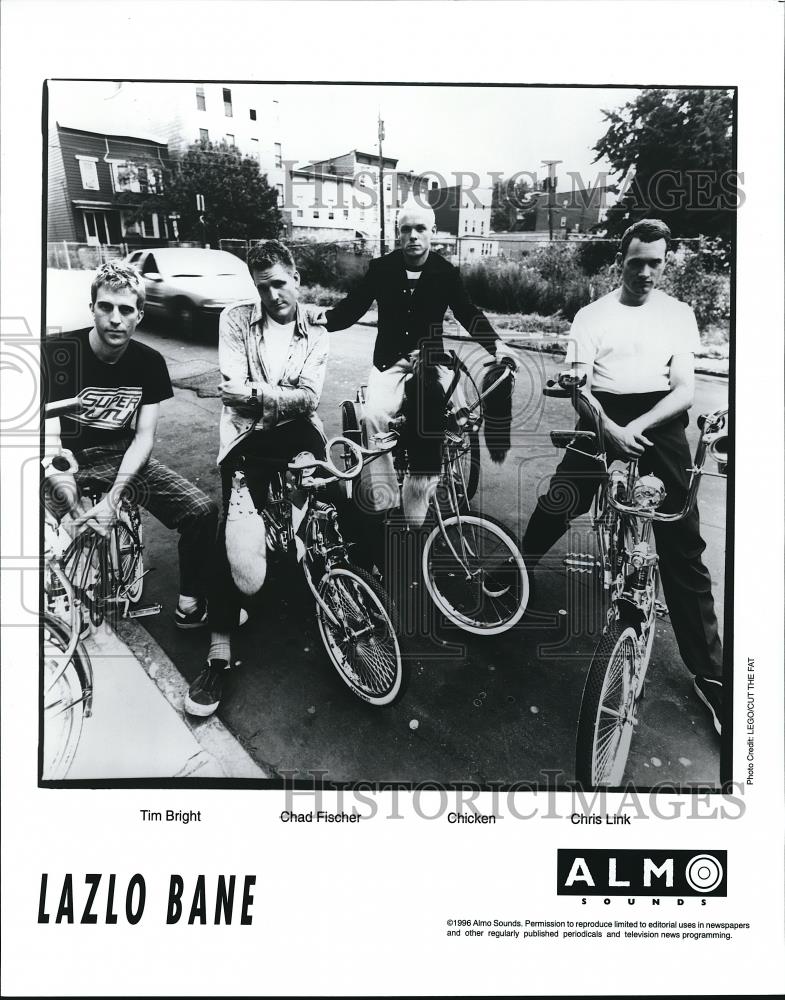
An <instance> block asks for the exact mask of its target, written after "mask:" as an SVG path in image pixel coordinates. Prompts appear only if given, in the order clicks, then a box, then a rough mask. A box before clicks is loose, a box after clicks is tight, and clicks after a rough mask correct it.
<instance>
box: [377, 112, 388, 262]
mask: <svg viewBox="0 0 785 1000" xmlns="http://www.w3.org/2000/svg"><path fill="white" fill-rule="evenodd" d="M378 119H379V236H380V240H379V254H380V256H382V257H383V256H384V255H385V254H386V253H387V247H386V246H385V242H384V157H383V156H382V139H384V122H383V121H382V115H381V111H379V114H378Z"/></svg>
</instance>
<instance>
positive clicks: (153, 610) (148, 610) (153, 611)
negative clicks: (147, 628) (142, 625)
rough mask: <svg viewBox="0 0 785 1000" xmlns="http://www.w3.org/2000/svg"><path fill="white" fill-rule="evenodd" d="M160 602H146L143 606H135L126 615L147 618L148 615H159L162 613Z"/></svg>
mask: <svg viewBox="0 0 785 1000" xmlns="http://www.w3.org/2000/svg"><path fill="white" fill-rule="evenodd" d="M161 607H162V605H160V604H146V605H144V606H143V607H141V608H134V609H133V610H132V611H129V612H128V614H127V615H126V616H125V617H127V618H145V617H147V616H148V615H158V614H160V613H161Z"/></svg>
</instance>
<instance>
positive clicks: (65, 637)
mask: <svg viewBox="0 0 785 1000" xmlns="http://www.w3.org/2000/svg"><path fill="white" fill-rule="evenodd" d="M69 638H70V632H69V630H68V628H67V627H66V626H65V625H63V623H62V622H60V621H59V620H58V619H57V618H55V617H54V616H52V615H45V616H44V645H43V661H44V677H43V691H42V696H43V697H42V700H43V710H44V731H43V747H42V750H43V754H42V769H41V777H42V778H44V779H46V780H50V781H57V780H59V779H61V778H64V777H65V776H66V774H67V773H68V769H69V768H70V766H71V763H72V761H73V759H74V755H75V753H76V748H77V747H78V745H79V738H80V736H81V734H82V724H83V722H84V718H85V716H88V715H89V714H90V701H91V699H92V683H91V681H90V680H89V678H91V677H92V668H91V666H90V659H89V657H88V655H87V652H86V650H85V648H84V646H83V645H82V643H81V642H79V643H77V644H76V648H75V650H74V652H73V655H72V656H71V657H70V659H69V660H68V662H67V663H65V662H64V654H65V651H66V649H67V648H68V644H69Z"/></svg>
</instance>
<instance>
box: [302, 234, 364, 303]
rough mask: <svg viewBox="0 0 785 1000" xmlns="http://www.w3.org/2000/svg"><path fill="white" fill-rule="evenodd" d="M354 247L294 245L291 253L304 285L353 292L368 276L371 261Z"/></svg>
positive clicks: (317, 244)
mask: <svg viewBox="0 0 785 1000" xmlns="http://www.w3.org/2000/svg"><path fill="white" fill-rule="evenodd" d="M354 246H355V245H354V244H351V245H349V246H348V247H347V246H346V245H345V244H338V243H315V242H314V243H298V244H293V245H292V253H293V254H294V259H295V260H296V262H297V270H298V271H299V272H300V278H301V280H302V282H303V284H305V285H310V286H311V287H315V286H317V285H320V286H322V287H323V288H336V289H339V290H341V291H343V292H348V291H350V290H351V289H352V288H353V287H354V286H355V285H356V284H358V282H359V281H360V279H361V278H362V276H363V275H364V274H365V272H366V270H367V269H368V261H369V259H370V257H369V255H368V254H367V253H365V252H364V251H362V250H360V252H359V253H358V252H355V249H354ZM358 249H359V245H358ZM340 297H341V298H342V297H343V296H340Z"/></svg>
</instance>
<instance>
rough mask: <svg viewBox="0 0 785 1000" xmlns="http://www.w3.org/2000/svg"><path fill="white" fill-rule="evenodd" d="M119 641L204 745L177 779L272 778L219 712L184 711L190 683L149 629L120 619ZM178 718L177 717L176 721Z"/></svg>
mask: <svg viewBox="0 0 785 1000" xmlns="http://www.w3.org/2000/svg"><path fill="white" fill-rule="evenodd" d="M112 635H113V637H114V639H115V641H116V642H117V643H118V644H120V645H122V646H123V647H125V649H126V650H127V652H128V654H129V655H130V656H131V657H133V659H135V660H136V662H137V663H138V664H139V667H140V669H141V670H143V671H144V672H145V674H146V675H147V676H148V677H149V678H150V680H151V681H152V682H153V683H154V684H155V686H156V688H157V689H158V692H159V693H160V695H161V697H162V698H164V700H165V701H166V702H167V703H168V706H169V708H170V709H171V711H172V713H173V714H174V715H175V716H176V722H177V724H178V725H182V726H184V727H185V728H186V729H187V730H189V732H190V733H191V735H192V736H193V738H194V739H195V740H196V742H197V743H198V744H199V746H200V747H201V753H199V754H197V756H196V757H194V758H192V759H191V760H189V761H188V763H187V765H186V766H185V767H184V768H182V769H181V770H180V772H178V773H177V774H175V775H172V777H174V778H215V777H218V778H255V779H256V780H259V779H269V778H270V775H269V774H267V772H266V771H264V770H263V769H262V768H261V767H259V765H258V764H257V763H256V761H255V760H253V758H252V757H251V756H250V755H249V754H248V752H247V751H246V750H245V748H244V747H243V746H242V744H241V743H240V742H239V741H238V740H237V739H236V738H235V737H234V736H233V735H232V734H231V733H230V732H229V730H228V729H227V728H226V726H225V725H224V724H223V722H221V720H220V719H219V718H218V716H217V715H212V716H210V717H209V718H206V719H198V720H197V719H192V718H191V717H190V716H189V715H188V714H187V713H186V712H185V711H184V710H183V700H184V698H185V695H186V693H187V691H188V682H187V681H186V680H185V678H184V677H183V675H182V674H181V673H180V671H179V670H178V669H177V667H176V666H175V665H174V663H173V662H172V661H171V660H170V659H169V657H168V656H167V654H166V653H165V652H164V650H163V649H162V648H161V647H160V646H159V645H158V643H157V642H156V641H155V639H153V637H152V636H151V635H150V634H149V632H147V630H146V629H145V628H144V627H143V626H142V625H140V624H138V623H137V622H136V621H134V620H133V619H124V620H121V621H120V622H118V624H117V626H116V627H115V628H114V629H113V630H112ZM173 721H174V720H173Z"/></svg>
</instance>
